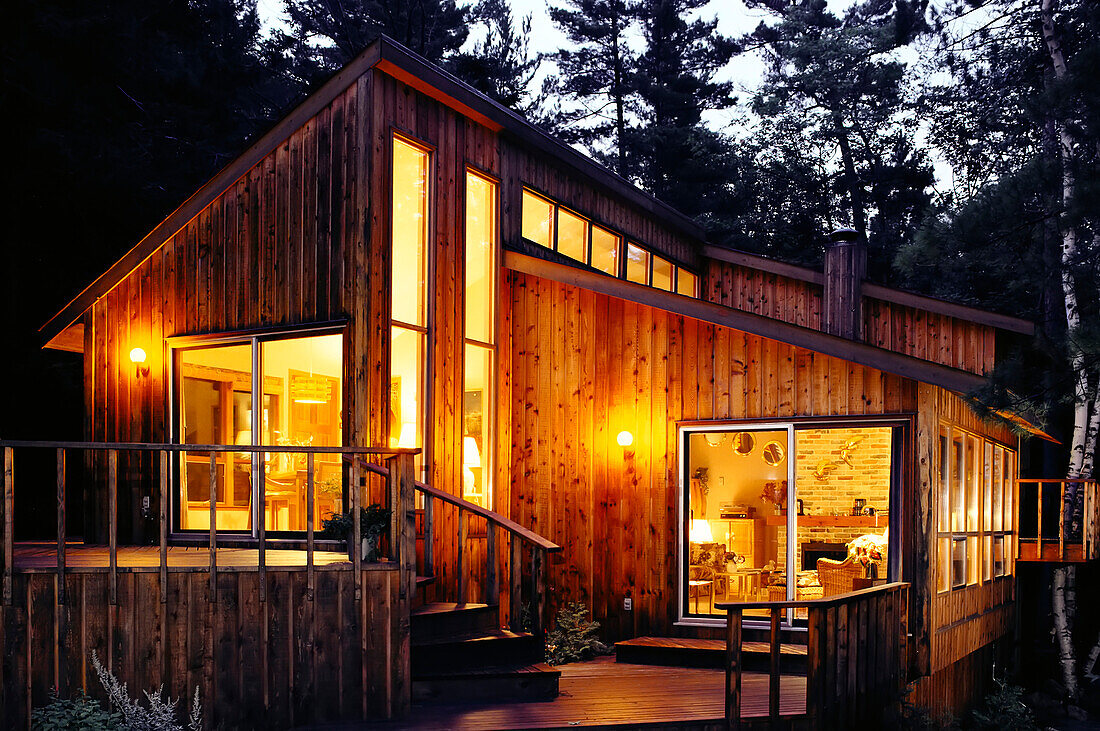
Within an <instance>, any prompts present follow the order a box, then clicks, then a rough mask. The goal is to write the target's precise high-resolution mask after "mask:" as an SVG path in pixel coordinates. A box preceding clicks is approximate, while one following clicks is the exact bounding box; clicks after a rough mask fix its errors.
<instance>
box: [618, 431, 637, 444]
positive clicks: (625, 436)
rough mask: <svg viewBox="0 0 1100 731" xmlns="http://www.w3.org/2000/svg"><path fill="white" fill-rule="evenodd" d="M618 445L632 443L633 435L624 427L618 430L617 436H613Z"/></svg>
mask: <svg viewBox="0 0 1100 731" xmlns="http://www.w3.org/2000/svg"><path fill="white" fill-rule="evenodd" d="M615 440H616V441H617V442H618V443H619V446H620V447H629V446H630V445H631V444H633V443H634V435H633V434H631V433H630V432H628V431H626V430H625V429H624V430H623V431H621V432H619V436H618V437H616V438H615Z"/></svg>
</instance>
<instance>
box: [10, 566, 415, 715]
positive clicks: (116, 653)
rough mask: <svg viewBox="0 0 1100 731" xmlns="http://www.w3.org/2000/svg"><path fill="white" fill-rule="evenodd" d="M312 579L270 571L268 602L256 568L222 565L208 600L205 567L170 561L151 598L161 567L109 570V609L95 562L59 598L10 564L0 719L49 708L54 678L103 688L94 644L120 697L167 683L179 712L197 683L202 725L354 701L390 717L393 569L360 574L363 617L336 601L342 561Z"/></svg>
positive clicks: (50, 585)
mask: <svg viewBox="0 0 1100 731" xmlns="http://www.w3.org/2000/svg"><path fill="white" fill-rule="evenodd" d="M317 576H318V581H317V595H316V598H315V600H310V599H309V598H308V597H307V596H306V585H305V573H304V572H303V571H300V570H295V571H285V570H272V571H268V573H267V586H268V596H267V601H265V602H260V601H257V598H256V597H257V594H258V583H257V582H258V574H257V573H256V572H254V571H240V572H233V573H223V574H220V575H219V577H218V588H217V591H218V596H217V601H212V597H211V594H210V579H209V574H208V572H206V571H205V570H188V571H172V572H170V573H169V574H168V582H167V587H166V588H167V601H166V602H164V603H163V604H162V603H161V601H160V593H161V577H160V575H159V573H157V572H156V571H151V572H136V571H128V572H124V573H121V574H120V575H119V587H118V593H119V603H118V606H114V607H110V606H108V601H107V600H108V597H107V594H108V591H107V589H108V587H107V574H106V573H105V572H103V571H99V572H89V571H75V572H70V573H69V574H68V575H67V576H66V577H65V587H64V589H65V593H66V596H67V601H66V603H65V604H57V603H56V602H54V601H53V597H54V595H55V592H56V591H57V588H58V587H57V574H56V573H54V572H41V573H19V574H18V575H16V576H15V577H14V587H13V589H14V601H13V603H12V606H5V607H0V620H2V621H0V628H2V632H0V649H2V650H3V653H4V654H3V657H4V658H5V659H4V673H3V683H4V686H3V688H4V693H3V695H2V696H0V719H3V721H4V724H5V726H6V727H7V728H26V727H27V724H28V721H29V714H30V710H31V708H38V707H41V706H44V705H46V704H47V703H48V702H49V691H50V688H53V687H56V688H57V689H58V692H59V693H60V695H61V696H62V697H63V698H71V697H73V696H74V694H75V693H77V692H78V691H79V690H82V689H83V690H84V691H86V692H87V693H88V695H90V696H92V697H93V698H99V699H105V698H106V695H105V691H104V690H103V686H102V685H101V684H100V682H99V679H98V678H97V677H96V674H95V669H94V668H93V666H92V653H93V652H95V653H96V655H97V656H98V658H99V660H100V662H101V663H103V665H104V666H105V667H108V668H110V670H111V671H112V672H113V673H114V674H115V676H116V677H117V678H118V679H119V680H121V681H122V682H124V683H127V684H128V686H129V688H130V693H131V695H140V691H141V690H149V691H155V690H156V689H157V686H159V685H160V684H161V683H164V692H165V694H167V695H169V696H171V697H172V698H179V699H181V701H180V708H184V707H186V708H187V709H190V706H191V699H192V698H193V697H194V694H195V689H196V688H198V691H199V695H200V698H201V702H202V707H203V714H204V717H205V722H204V725H205V726H206V727H209V728H215V727H225V728H289V727H292V726H300V725H305V724H309V725H312V724H323V723H330V722H334V721H337V720H340V719H348V718H362V717H364V716H363V709H362V708H361V705H362V704H363V703H365V704H366V711H367V715H366V717H367V718H376V719H377V718H387V717H389V716H390V715H391V713H392V709H393V708H399V707H400V703H399V702H398V699H397V698H395V697H394V694H395V693H397V692H399V691H398V690H396V688H397V687H398V684H399V683H400V682H401V678H402V676H403V670H402V669H401V663H400V662H398V661H397V657H396V655H395V653H396V652H397V651H398V649H399V645H397V644H395V643H393V642H391V638H390V637H389V633H390V627H391V626H393V625H396V624H398V617H397V616H396V613H397V611H398V610H397V607H398V592H399V583H400V582H399V580H398V579H399V576H398V571H397V570H395V569H388V570H364V571H363V572H362V576H363V591H364V592H366V593H367V594H368V595H370V596H372V597H376V598H377V602H375V603H374V604H372V605H371V608H370V610H369V613H368V616H367V617H359V616H356V606H357V605H356V604H355V603H354V602H350V601H346V600H345V601H341V597H346V596H348V595H349V592H350V584H351V581H352V572H351V571H349V570H335V571H331V570H325V571H318V572H317ZM309 617H313V618H314V620H315V621H316V622H317V627H318V628H319V629H317V630H315V629H314V623H313V622H311V621H308V618H309ZM303 618H304V619H306V620H307V621H302V619H303ZM361 623H363V627H364V633H363V637H364V643H365V646H366V647H367V648H368V651H367V652H364V653H363V654H362V655H359V653H358V652H356V650H357V649H358V648H355V646H354V642H352V641H350V640H349V639H348V638H358V637H359V636H360V629H359V628H360V624H361ZM342 650H343V651H342ZM349 650H350V652H349ZM261 658H262V660H261ZM17 684H18V685H17ZM364 684H366V687H364ZM28 688H29V689H30V692H29V693H28V692H27V689H28ZM265 689H266V692H265Z"/></svg>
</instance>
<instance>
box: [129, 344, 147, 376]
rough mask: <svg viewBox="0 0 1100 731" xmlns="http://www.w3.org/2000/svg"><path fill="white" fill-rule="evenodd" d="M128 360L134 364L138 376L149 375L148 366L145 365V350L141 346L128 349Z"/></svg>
mask: <svg viewBox="0 0 1100 731" xmlns="http://www.w3.org/2000/svg"><path fill="white" fill-rule="evenodd" d="M130 362H131V363H133V364H134V369H135V372H136V373H137V375H138V377H139V378H140V377H141V376H147V375H149V366H147V365H145V351H144V350H143V349H142V348H134V349H133V350H131V351H130Z"/></svg>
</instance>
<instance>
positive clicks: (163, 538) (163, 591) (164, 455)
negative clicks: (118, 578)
mask: <svg viewBox="0 0 1100 731" xmlns="http://www.w3.org/2000/svg"><path fill="white" fill-rule="evenodd" d="M159 512H160V603H161V604H166V603H167V602H168V451H167V450H164V449H162V450H160V510H159Z"/></svg>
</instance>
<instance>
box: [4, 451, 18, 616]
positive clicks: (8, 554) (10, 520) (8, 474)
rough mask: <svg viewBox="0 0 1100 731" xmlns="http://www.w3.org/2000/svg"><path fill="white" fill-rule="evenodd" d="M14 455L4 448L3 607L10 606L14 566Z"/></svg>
mask: <svg viewBox="0 0 1100 731" xmlns="http://www.w3.org/2000/svg"><path fill="white" fill-rule="evenodd" d="M14 462H15V453H14V451H13V450H12V448H11V447H4V606H6V607H10V606H11V574H12V568H13V565H14V561H13V559H14V557H13V553H14V551H15V540H14V538H15V537H14V535H13V533H14V516H13V515H12V513H13V512H14V508H15V464H14Z"/></svg>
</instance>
